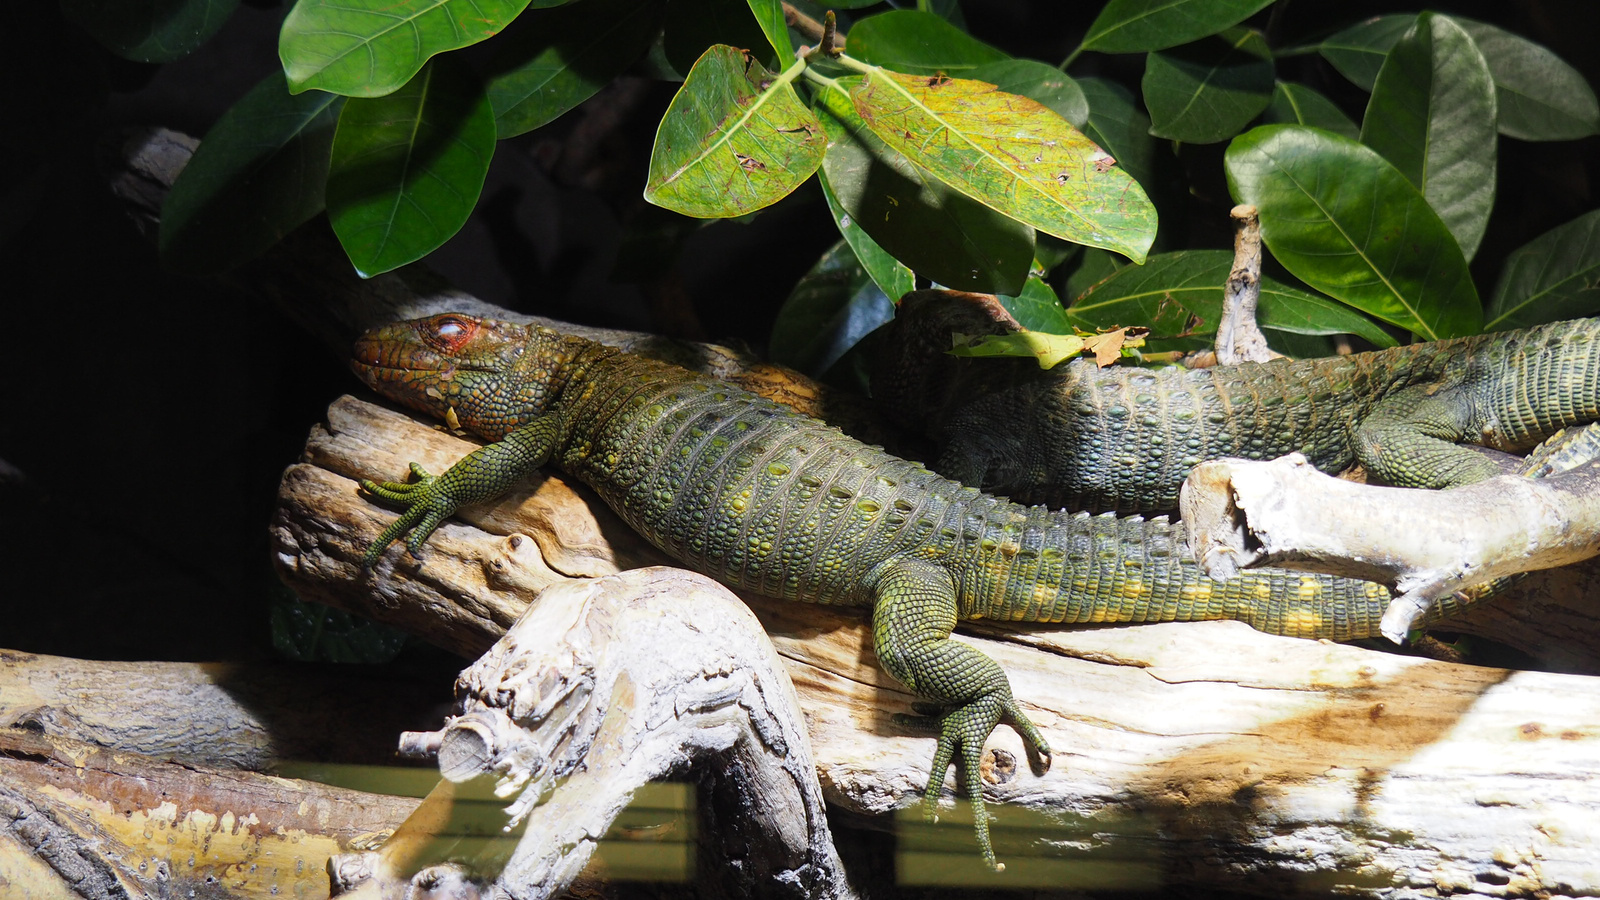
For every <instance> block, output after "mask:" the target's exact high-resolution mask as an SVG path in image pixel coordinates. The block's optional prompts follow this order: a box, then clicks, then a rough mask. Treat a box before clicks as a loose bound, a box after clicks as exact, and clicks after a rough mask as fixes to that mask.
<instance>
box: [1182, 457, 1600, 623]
mask: <svg viewBox="0 0 1600 900" xmlns="http://www.w3.org/2000/svg"><path fill="white" fill-rule="evenodd" d="M1181 496H1182V499H1181V505H1182V510H1183V519H1184V521H1185V522H1187V523H1188V528H1189V541H1190V546H1191V548H1192V549H1193V552H1194V554H1195V558H1196V559H1197V560H1199V562H1200V564H1201V566H1202V567H1204V568H1205V569H1206V571H1207V572H1208V573H1209V574H1211V576H1212V577H1214V578H1218V579H1225V578H1231V577H1233V575H1234V574H1236V573H1237V572H1238V570H1239V569H1240V568H1242V567H1246V566H1253V565H1271V566H1279V567H1287V568H1298V569H1305V570H1309V571H1319V572H1331V573H1333V574H1337V575H1348V576H1351V577H1355V578H1365V579H1368V580H1372V581H1378V582H1382V583H1385V584H1390V585H1393V586H1394V587H1395V589H1396V590H1397V591H1398V592H1399V596H1397V597H1396V598H1395V600H1394V602H1393V603H1392V604H1391V605H1390V607H1389V610H1388V612H1387V613H1386V614H1385V616H1384V620H1383V633H1384V635H1385V636H1387V637H1389V638H1390V639H1391V640H1395V641H1396V642H1399V641H1401V640H1403V639H1404V637H1405V635H1406V633H1407V631H1409V630H1410V629H1411V628H1412V627H1413V626H1414V625H1415V624H1416V623H1417V622H1418V621H1420V620H1421V618H1422V617H1423V615H1425V614H1426V612H1427V610H1428V609H1429V608H1430V607H1431V606H1432V605H1433V603H1434V602H1435V601H1436V600H1439V599H1440V598H1442V597H1445V596H1447V595H1448V594H1450V593H1452V592H1454V591H1458V590H1461V589H1463V588H1467V587H1471V586H1474V585H1479V584H1484V583H1487V582H1489V581H1493V580H1495V579H1497V578H1504V577H1508V576H1511V575H1516V574H1520V573H1522V572H1530V571H1535V570H1538V569H1549V568H1555V567H1557V566H1563V565H1567V564H1570V563H1574V562H1578V561H1580V560H1584V559H1588V558H1590V557H1592V556H1595V555H1597V554H1600V463H1593V462H1591V463H1587V464H1584V465H1582V466H1579V467H1577V468H1574V469H1571V470H1570V471H1566V472H1562V473H1560V474H1556V475H1552V476H1550V477H1548V478H1541V479H1529V478H1524V477H1521V476H1515V475H1502V476H1499V477H1497V478H1492V479H1490V480H1488V481H1483V482H1479V483H1477V484H1470V485H1466V486H1463V487H1459V488H1454V489H1452V490H1447V491H1426V490H1416V489H1412V488H1395V487H1382V486H1378V485H1363V484H1355V483H1353V482H1349V481H1343V480H1340V479H1338V478H1334V477H1332V476H1329V475H1324V474H1322V473H1321V472H1318V471H1317V470H1316V469H1315V468H1314V467H1312V466H1311V464H1310V463H1309V462H1307V461H1306V459H1305V457H1304V456H1302V455H1300V454H1298V453H1293V454H1289V455H1288V456H1284V457H1280V458H1278V459H1276V460H1271V461H1267V462H1257V461H1250V460H1238V459H1223V460H1215V461H1212V462H1208V463H1202V464H1201V465H1200V466H1198V467H1196V468H1195V470H1194V472H1193V473H1191V474H1190V476H1189V479H1188V480H1187V481H1185V483H1184V486H1183V491H1182V495H1181Z"/></svg>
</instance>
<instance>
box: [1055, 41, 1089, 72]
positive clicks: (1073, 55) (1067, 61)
mask: <svg viewBox="0 0 1600 900" xmlns="http://www.w3.org/2000/svg"><path fill="white" fill-rule="evenodd" d="M1082 54H1083V45H1082V44H1079V45H1078V46H1077V47H1075V48H1073V51H1072V52H1071V53H1068V54H1067V58H1066V59H1063V60H1062V61H1061V65H1059V66H1056V68H1058V69H1060V70H1061V71H1063V72H1065V71H1066V70H1067V66H1070V65H1072V61H1073V60H1075V59H1077V58H1078V57H1079V56H1080V55H1082Z"/></svg>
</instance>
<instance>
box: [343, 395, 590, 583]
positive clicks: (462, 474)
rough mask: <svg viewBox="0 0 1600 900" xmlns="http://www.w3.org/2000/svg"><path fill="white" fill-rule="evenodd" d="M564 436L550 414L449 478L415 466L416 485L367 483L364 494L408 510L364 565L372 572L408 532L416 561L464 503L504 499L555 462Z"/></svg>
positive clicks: (470, 457)
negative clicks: (554, 453) (554, 455)
mask: <svg viewBox="0 0 1600 900" xmlns="http://www.w3.org/2000/svg"><path fill="white" fill-rule="evenodd" d="M560 435H561V424H560V422H559V421H558V420H557V419H556V417H555V416H554V415H550V414H545V415H542V416H540V417H539V418H537V419H534V420H533V421H531V422H528V423H527V424H526V425H522V426H520V427H518V428H517V429H515V430H513V431H511V432H510V433H508V434H507V435H506V436H505V437H504V438H502V439H501V440H499V441H496V442H495V443H493V444H487V445H485V446H482V447H479V448H478V449H476V450H474V451H472V452H471V453H469V454H467V455H466V456H464V457H462V458H461V459H460V460H459V461H458V462H457V463H456V464H455V465H453V466H451V467H450V468H449V469H447V470H445V473H444V474H443V475H439V476H433V475H429V474H428V473H427V472H426V471H425V470H424V469H423V468H422V467H421V466H419V465H417V464H416V463H412V464H411V474H412V476H413V477H415V478H416V480H415V481H411V482H404V481H385V482H382V483H379V482H375V481H369V480H367V479H362V481H361V489H362V490H364V491H366V492H367V493H368V494H371V495H372V496H374V497H377V498H378V499H380V500H387V501H389V502H390V503H395V504H399V505H400V506H401V507H403V509H404V511H403V512H402V513H401V514H400V518H398V519H396V520H395V521H394V523H393V524H391V525H390V526H389V527H388V528H385V529H384V530H383V533H382V534H380V535H378V539H377V540H375V541H373V542H372V546H370V547H368V548H367V552H366V555H365V556H363V557H362V559H361V565H362V567H363V568H371V567H372V566H373V565H374V564H376V563H377V561H378V559H379V558H380V557H382V556H383V551H384V549H385V548H386V547H388V546H389V545H390V544H392V543H394V541H396V540H397V539H399V537H400V536H401V535H403V534H405V533H406V532H407V531H409V532H411V536H410V537H408V538H407V539H406V550H407V551H408V552H410V554H411V555H412V556H413V557H418V556H420V555H421V554H422V545H423V543H424V542H425V541H427V539H428V535H430V534H432V533H433V531H434V529H435V528H438V527H439V523H441V522H443V521H444V520H445V519H447V518H449V517H450V516H451V514H453V513H454V512H455V511H456V510H457V509H459V508H460V507H461V506H463V505H464V504H467V503H476V502H477V501H479V500H488V499H490V498H493V497H498V496H499V495H501V494H503V493H505V492H506V491H507V490H510V488H511V487H512V485H515V484H516V483H517V482H518V481H521V480H522V479H524V478H526V477H528V476H529V475H532V474H533V472H534V471H535V470H536V469H538V468H539V467H540V466H542V465H544V464H545V462H547V461H548V460H549V459H550V454H551V452H552V451H553V450H554V448H555V445H556V441H557V439H558V438H559V437H560Z"/></svg>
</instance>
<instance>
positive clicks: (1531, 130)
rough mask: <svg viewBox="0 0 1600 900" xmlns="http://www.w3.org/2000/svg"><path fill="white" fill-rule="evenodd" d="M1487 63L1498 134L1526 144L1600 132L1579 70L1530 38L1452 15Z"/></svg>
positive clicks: (1598, 105) (1597, 107)
mask: <svg viewBox="0 0 1600 900" xmlns="http://www.w3.org/2000/svg"><path fill="white" fill-rule="evenodd" d="M1451 18H1452V20H1453V21H1454V22H1455V23H1456V24H1457V25H1460V26H1461V27H1462V28H1463V29H1465V30H1466V32H1467V34H1470V35H1472V40H1473V42H1474V43H1476V44H1477V45H1478V50H1479V51H1481V52H1482V53H1483V58H1484V59H1486V60H1488V62H1489V72H1490V73H1491V74H1492V75H1493V76H1494V90H1495V99H1496V100H1497V101H1498V103H1499V108H1500V120H1499V128H1500V133H1501V134H1504V135H1509V136H1511V137H1514V138H1519V139H1521V140H1524V141H1567V140H1573V139H1576V138H1581V137H1588V136H1589V135H1591V134H1595V133H1596V132H1600V102H1597V101H1596V100H1595V95H1594V89H1593V88H1591V87H1590V86H1589V82H1587V81H1585V80H1584V77H1583V76H1582V75H1581V74H1579V73H1578V70H1577V69H1574V68H1573V67H1571V66H1569V65H1567V64H1566V63H1565V62H1562V61H1561V57H1559V56H1556V55H1555V54H1554V53H1552V52H1550V51H1549V50H1548V49H1546V48H1545V47H1542V46H1540V45H1539V44H1535V43H1534V42H1532V41H1530V40H1528V39H1527V38H1524V37H1521V36H1519V35H1515V34H1512V33H1511V32H1509V31H1506V30H1504V29H1501V28H1496V27H1495V26H1493V25H1490V24H1488V23H1485V22H1475V21H1473V20H1472V19H1463V18H1460V17H1456V16H1452V17H1451Z"/></svg>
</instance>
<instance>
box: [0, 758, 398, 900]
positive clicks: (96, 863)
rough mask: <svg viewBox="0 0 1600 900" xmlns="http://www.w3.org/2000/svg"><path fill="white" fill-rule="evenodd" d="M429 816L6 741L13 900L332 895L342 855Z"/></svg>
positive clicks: (1, 887) (3, 763) (0, 882)
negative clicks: (334, 868) (332, 872)
mask: <svg viewBox="0 0 1600 900" xmlns="http://www.w3.org/2000/svg"><path fill="white" fill-rule="evenodd" d="M416 806H417V801H416V800H414V799H412V798H409V797H391V796H387V795H384V794H368V793H363V792H360V791H350V790H344V789H342V788H335V787H329V786H327V785H323V784H317V783H316V782H310V781H297V780H294V779H286V778H278V777H274V776H268V775H258V774H254V773H249V772H238V771H229V770H222V769H211V768H207V767H202V766H197V765H194V764H192V763H181V764H180V763H173V762H164V761H160V760H156V759H153V758H150V757H146V756H141V755H138V754H134V753H128V752H122V751H112V750H106V749H103V748H100V747H95V746H92V745H89V744H81V743H78V742H75V741H70V740H67V739H65V738H47V737H44V736H41V735H38V734H35V733H33V732H30V731H26V730H22V729H14V728H4V729H0V895H3V896H5V897H8V898H12V897H24V898H45V897H64V898H65V897H71V898H79V900H102V898H103V900H113V898H116V900H125V898H128V897H191V896H193V897H217V898H261V900H267V898H273V897H317V896H327V892H328V874H327V861H328V858H329V857H330V856H333V855H336V854H339V853H347V852H352V851H357V850H363V849H368V848H372V847H376V846H378V845H379V844H380V843H381V842H382V841H383V840H384V839H385V838H386V837H387V836H388V835H389V833H390V832H391V831H392V830H393V829H394V828H396V827H397V826H398V825H400V823H401V822H403V821H404V820H405V818H406V817H407V816H408V815H410V814H411V812H412V810H413V809H414V808H415V807H416Z"/></svg>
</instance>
